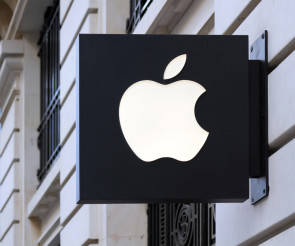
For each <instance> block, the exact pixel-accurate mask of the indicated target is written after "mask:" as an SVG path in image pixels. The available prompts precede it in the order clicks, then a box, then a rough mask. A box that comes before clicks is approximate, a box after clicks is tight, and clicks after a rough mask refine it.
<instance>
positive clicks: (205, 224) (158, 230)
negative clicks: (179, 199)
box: [148, 203, 216, 246]
mask: <svg viewBox="0 0 295 246" xmlns="http://www.w3.org/2000/svg"><path fill="white" fill-rule="evenodd" d="M148 228H149V231H148V245H149V246H214V245H215V240H216V239H215V204H213V203H209V204H208V203H189V204H187V203H170V204H166V203H160V204H149V206H148Z"/></svg>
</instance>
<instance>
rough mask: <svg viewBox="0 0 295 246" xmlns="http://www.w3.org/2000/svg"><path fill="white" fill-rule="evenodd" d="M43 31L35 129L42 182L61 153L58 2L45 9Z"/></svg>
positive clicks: (39, 174)
mask: <svg viewBox="0 0 295 246" xmlns="http://www.w3.org/2000/svg"><path fill="white" fill-rule="evenodd" d="M44 19H45V20H44V26H43V31H42V32H41V38H40V40H39V42H38V44H39V45H40V51H39V56H40V62H41V124H40V126H39V128H38V131H39V137H38V147H39V149H40V169H39V170H38V173H37V175H38V179H39V180H40V181H42V180H43V179H44V177H45V176H46V174H47V171H48V170H49V168H50V167H51V165H52V164H53V162H54V160H55V159H56V157H57V155H58V154H59V152H60V137H59V135H60V115H59V114H60V99H59V98H60V92H59V71H60V66H59V30H60V25H59V2H56V3H55V5H54V6H53V7H49V8H47V10H46V13H45V17H44Z"/></svg>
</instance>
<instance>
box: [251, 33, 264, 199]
mask: <svg viewBox="0 0 295 246" xmlns="http://www.w3.org/2000/svg"><path fill="white" fill-rule="evenodd" d="M267 71H268V54H267V31H264V32H263V33H262V35H260V37H259V38H258V39H257V40H256V41H255V42H254V43H253V44H252V45H251V46H250V61H249V82H250V88H249V92H250V93H249V96H250V167H249V177H250V199H251V204H252V205H254V204H255V203H257V202H258V201H260V200H261V199H263V198H264V197H266V196H268V193H269V187H268V108H267V106H268V99H267V97H268V86H267V85H268V82H267Z"/></svg>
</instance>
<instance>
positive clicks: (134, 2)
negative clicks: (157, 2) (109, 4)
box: [126, 0, 153, 33]
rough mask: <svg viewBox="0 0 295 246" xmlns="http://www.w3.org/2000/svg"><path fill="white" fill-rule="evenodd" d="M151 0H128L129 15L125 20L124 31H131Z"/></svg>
mask: <svg viewBox="0 0 295 246" xmlns="http://www.w3.org/2000/svg"><path fill="white" fill-rule="evenodd" d="M152 1H153V0H131V1H130V17H129V19H128V20H127V25H126V32H127V33H132V32H133V31H134V29H135V27H136V25H137V24H138V22H139V21H140V19H141V18H142V16H143V15H144V14H145V12H146V10H147V8H148V7H149V5H150V4H151V2H152Z"/></svg>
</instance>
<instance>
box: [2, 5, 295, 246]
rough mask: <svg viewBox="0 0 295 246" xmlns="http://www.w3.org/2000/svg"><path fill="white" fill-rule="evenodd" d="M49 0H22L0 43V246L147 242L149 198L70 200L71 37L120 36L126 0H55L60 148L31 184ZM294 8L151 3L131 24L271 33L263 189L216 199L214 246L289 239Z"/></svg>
mask: <svg viewBox="0 0 295 246" xmlns="http://www.w3.org/2000/svg"><path fill="white" fill-rule="evenodd" d="M51 2H52V1H50V0H46V1H36V0H30V1H20V0H19V1H18V4H16V6H15V9H14V15H13V16H12V19H11V22H10V26H9V27H8V28H7V33H6V40H2V41H0V108H1V112H2V113H1V117H0V123H1V125H2V127H1V131H0V245H1V246H2V245H5V246H6V245H9V246H10V245H22V246H28V245H29V246H30V245H50V243H51V242H52V241H53V240H54V239H55V238H58V237H60V242H61V245H62V246H69V245H71V246H75V245H77V246H78V245H104V246H133V245H134V246H146V245H147V216H146V209H147V207H146V205H83V206H82V205H77V204H76V197H75V196H76V170H75V163H76V157H75V156H76V153H75V151H76V139H75V134H76V130H75V112H76V108H75V107H76V103H75V101H76V88H75V70H76V67H75V64H76V50H75V40H76V38H77V35H78V34H79V33H124V32H125V24H126V19H127V18H128V16H129V1H128V0H61V1H60V25H61V29H60V65H61V69H60V100H61V123H60V125H61V132H60V139H61V145H62V150H61V152H60V155H59V157H58V158H57V159H56V161H55V163H54V165H53V166H52V167H51V169H50V171H49V173H48V175H47V176H46V178H45V179H44V181H43V182H42V183H41V184H39V183H38V181H37V177H36V172H37V170H38V167H39V151H38V148H37V136H38V132H37V128H38V126H39V124H40V115H39V98H40V91H39V85H40V75H39V66H40V64H39V59H38V57H37V53H38V49H39V48H38V46H37V45H36V43H37V39H38V36H39V30H40V28H41V24H40V23H42V21H43V12H44V10H45V7H46V6H47V5H49V4H51ZM41 9H42V11H43V12H42V11H40V10H41ZM32 11H33V13H34V11H35V13H36V15H34V16H32V14H31V13H32ZM294 13H295V2H294V1H293V0H284V1H272V0H181V1H178V0H154V1H153V2H152V4H151V5H150V7H149V9H148V10H147V12H146V14H145V15H144V17H143V18H142V20H141V21H140V22H139V23H138V25H137V27H136V29H135V31H134V33H137V34H170V33H171V34H195V35H197V34H203V35H206V34H228V35H235V34H245V35H249V43H250V44H251V43H253V41H254V40H255V39H256V38H257V37H258V36H259V35H260V34H261V33H262V32H263V31H264V30H268V32H269V50H268V51H269V65H270V70H269V146H270V150H271V155H270V158H269V168H270V170H269V172H270V194H269V196H268V197H267V198H266V199H264V200H262V201H261V202H259V203H258V204H256V205H254V206H252V205H251V204H250V202H249V201H246V202H244V203H242V204H217V218H216V221H217V244H216V245H217V246H235V245H249V246H253V245H263V246H266V245H267V246H270V245H274V246H276V245H284V246H288V245H290V246H291V245H294V242H295V239H294V224H295V216H294V214H295V210H294V208H295V206H294V205H295V197H294V194H295V193H294V192H293V187H295V183H294V177H293V176H294V175H293V173H294V172H295V170H294V161H295V155H294V153H295V151H294V149H295V142H294V137H295V130H294V129H295V127H294V125H295V117H294V115H295V114H294V113H293V110H294V108H295V99H294V98H295V95H294V93H295V87H294V84H295V81H294V80H295V75H294V69H293V67H294V64H295V54H294V48H295V35H294V34H295V29H294V23H295V15H294ZM32 20H34V21H32ZM36 20H38V21H36ZM15 39H18V40H15ZM37 187H38V188H37Z"/></svg>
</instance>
